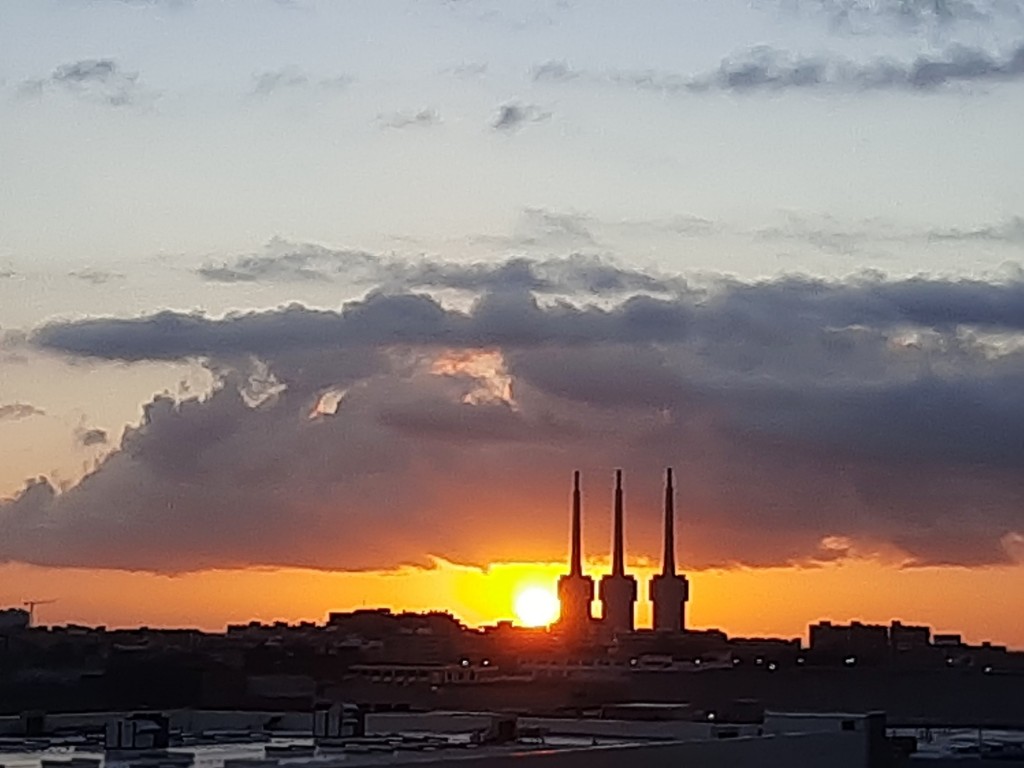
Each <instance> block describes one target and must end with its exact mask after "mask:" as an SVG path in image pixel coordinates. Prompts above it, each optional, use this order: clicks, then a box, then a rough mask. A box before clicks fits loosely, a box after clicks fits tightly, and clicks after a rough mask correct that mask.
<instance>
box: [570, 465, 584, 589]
mask: <svg viewBox="0 0 1024 768" xmlns="http://www.w3.org/2000/svg"><path fill="white" fill-rule="evenodd" d="M580 506H581V505H580V471H579V470H578V469H577V470H576V471H575V472H574V473H573V476H572V552H571V555H570V561H569V573H570V575H572V576H579V575H581V574H582V573H583V545H582V542H581V534H580Z"/></svg>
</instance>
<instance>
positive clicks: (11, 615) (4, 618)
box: [0, 608, 30, 634]
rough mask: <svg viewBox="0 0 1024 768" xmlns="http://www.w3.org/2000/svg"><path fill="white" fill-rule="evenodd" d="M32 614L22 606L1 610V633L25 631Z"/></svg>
mask: <svg viewBox="0 0 1024 768" xmlns="http://www.w3.org/2000/svg"><path fill="white" fill-rule="evenodd" d="M29 622H30V616H29V612H28V611H23V610H22V609H20V608H7V609H5V610H0V634H12V633H14V632H24V631H25V630H26V629H28V627H29Z"/></svg>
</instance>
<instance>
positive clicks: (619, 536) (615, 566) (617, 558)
mask: <svg viewBox="0 0 1024 768" xmlns="http://www.w3.org/2000/svg"><path fill="white" fill-rule="evenodd" d="M622 517H623V511H622V470H621V469H617V470H615V531H614V534H613V539H612V575H613V576H624V575H625V574H626V564H625V544H624V542H623V538H624V537H623V533H622V526H623V521H622Z"/></svg>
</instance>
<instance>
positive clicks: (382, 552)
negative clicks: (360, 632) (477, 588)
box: [0, 262, 1024, 571]
mask: <svg viewBox="0 0 1024 768" xmlns="http://www.w3.org/2000/svg"><path fill="white" fill-rule="evenodd" d="M442 266H443V265H442ZM499 266H500V268H501V269H504V270H509V271H510V272H511V273H512V274H511V275H506V276H505V277H504V278H503V284H504V285H506V286H509V287H507V289H505V290H490V289H487V290H485V291H484V293H483V295H482V296H480V297H479V298H478V299H477V300H476V302H475V303H474V304H472V306H470V307H468V308H453V307H451V306H446V305H443V304H441V303H440V302H439V301H438V300H437V299H435V298H432V297H431V296H427V295H418V294H410V293H402V292H399V293H383V292H377V291H375V292H371V293H370V294H369V295H368V296H366V297H365V298H364V299H362V300H360V301H354V302H350V303H348V304H346V305H345V306H344V307H342V308H341V309H339V310H337V311H328V310H317V309H311V308H307V307H302V306H291V307H286V308H282V309H277V310H270V311H264V312H250V313H245V314H234V315H229V316H226V317H223V318H210V317H206V316H203V315H199V314H182V313H173V312H164V313H160V314H157V315H153V316H149V317H143V318H137V319H127V320H125V319H120V320H118V319H91V320H83V321H75V322H63V323H57V324H52V325H49V326H47V327H45V328H42V329H40V330H39V331H38V332H37V333H36V334H35V336H34V337H33V341H34V343H35V344H36V345H38V346H41V347H43V348H45V349H47V350H50V351H55V352H62V353H65V354H70V355H79V356H93V357H100V358H107V359H114V360H127V361H132V360H170V359H183V358H199V359H202V360H204V361H205V364H206V365H207V366H208V367H209V369H210V370H211V372H213V373H214V375H215V377H216V380H217V382H218V384H217V386H216V387H215V388H214V390H213V391H212V392H211V393H209V394H208V395H207V396H205V397H197V398H191V399H184V400H180V401H175V400H173V399H171V398H169V397H166V396H160V397H157V398H155V399H154V400H153V401H152V402H151V403H149V404H148V405H147V406H146V409H145V416H144V418H143V420H142V422H141V424H140V425H138V426H137V427H133V428H129V429H128V430H127V431H126V433H125V436H124V438H123V440H122V443H121V445H120V447H119V449H117V450H114V451H113V452H112V453H110V454H109V455H108V456H107V457H106V458H105V459H104V460H103V463H102V464H101V465H100V467H99V468H98V469H97V470H96V471H95V472H93V473H92V474H90V475H89V476H88V477H86V478H85V479H84V480H82V481H81V482H80V483H79V484H78V485H76V486H74V487H73V488H70V489H68V490H67V491H64V492H60V493H59V492H57V491H56V490H54V489H53V488H52V487H51V486H50V484H49V483H48V482H46V481H34V482H32V483H30V484H29V485H28V486H27V488H26V489H25V491H24V492H23V493H22V494H20V495H19V496H18V497H17V498H16V499H13V500H11V501H10V502H8V503H7V504H6V505H5V506H2V507H0V558H6V559H20V560H26V561H30V562H41V563H48V564H62V565H92V566H96V565H102V566H109V567H121V568H138V569H148V570H160V571H175V570H189V569H194V568H203V567H213V566H230V565H245V564H254V563H255V564H269V565H302V566H311V567H323V568H368V567H376V566H386V565H393V564H395V563H398V562H408V561H412V560H416V559H417V558H422V557H423V555H424V554H425V553H431V554H437V555H442V556H446V557H449V558H454V559H458V560H461V561H466V562H486V561H488V560H491V559H497V558H502V557H508V558H513V557H524V556H526V557H558V556H560V555H561V553H562V552H563V549H564V514H563V513H564V499H565V480H566V477H567V475H568V472H569V470H570V469H572V468H574V467H581V468H583V469H584V470H585V472H586V477H587V489H588V490H587V493H588V497H587V502H586V509H587V510H588V515H591V514H593V515H594V517H588V520H589V521H592V522H591V523H588V528H587V530H588V536H589V537H591V538H590V540H589V542H588V548H589V549H590V550H591V551H597V552H604V551H605V549H606V541H607V538H606V536H605V533H606V522H607V520H606V518H607V514H606V513H607V504H608V499H607V498H606V495H605V493H604V490H605V487H606V483H604V482H603V480H602V478H603V479H607V473H608V472H610V468H611V467H614V466H623V467H624V468H625V469H626V470H627V478H632V479H631V480H630V486H629V488H630V496H629V499H630V502H629V503H630V509H631V515H632V516H631V527H630V531H631V547H632V548H633V551H634V552H637V553H641V552H642V553H654V552H656V551H657V546H658V543H657V531H658V524H657V522H658V491H659V489H658V485H659V479H658V473H659V469H660V468H661V467H664V466H666V465H673V466H675V467H676V469H677V472H678V475H679V508H680V510H681V512H682V515H683V520H684V522H683V523H682V525H684V526H685V530H686V536H685V537H684V541H685V544H684V557H685V561H686V563H687V566H688V567H690V566H695V567H704V566H709V565H723V564H728V563H743V564H747V565H769V564H782V563H793V562H799V563H807V562H813V561H822V560H830V559H836V558H841V557H846V556H849V555H850V553H851V552H861V553H863V552H871V551H880V550H884V551H892V550H893V549H894V548H895V549H898V550H899V551H902V552H904V553H906V557H907V558H908V561H909V562H912V563H916V564H925V563H957V564H961V565H979V564H988V563H997V562H1005V561H1007V560H1008V559H1009V558H1010V557H1011V556H1012V555H1011V553H1010V552H1009V551H1008V550H1007V549H1006V547H1005V542H1007V541H1011V540H1016V539H1014V538H1013V537H1014V536H1017V535H1019V534H1020V533H1021V532H1022V531H1024V511H1022V510H1024V472H1022V469H1024V442H1022V441H1021V439H1020V435H1022V434H1024V403H1022V401H1021V399H1020V397H1019V393H1020V392H1021V391H1022V389H1024V351H1022V349H1024V345H1022V343H1021V342H1022V341H1024V282H1022V281H1020V280H1007V281H1003V282H986V281H981V280H955V279H940V278H928V277H916V278H908V279H901V280H890V279H886V278H884V277H882V276H863V277H857V278H852V279H848V280H839V281H825V280H814V279H810V278H803V277H797V276H790V277H785V278H779V279H774V280H766V281H760V282H739V281H735V280H729V279H724V278H721V279H717V280H713V281H710V282H707V283H706V284H704V285H702V286H699V287H697V286H692V285H691V286H687V285H686V284H684V283H682V282H680V284H679V286H678V290H677V291H676V292H674V293H672V294H669V295H665V296H661V297H657V296H649V295H629V294H628V293H626V294H625V295H624V296H622V297H620V298H618V299H616V300H614V301H611V300H608V299H603V300H602V301H601V302H600V303H599V304H594V305H591V304H587V303H584V302H583V301H581V298H580V294H579V293H577V294H576V295H575V297H574V298H573V297H568V298H567V297H561V298H558V299H556V300H552V301H547V302H542V301H540V300H539V299H538V298H537V296H536V295H534V291H535V290H537V289H536V288H535V285H536V282H535V281H536V280H537V279H538V277H537V275H538V273H535V272H533V271H531V270H530V269H526V266H530V267H532V268H537V267H538V264H532V265H530V264H529V263H528V264H527V265H526V266H524V265H522V264H517V263H516V262H506V263H505V264H502V265H499ZM564 266H565V268H566V269H570V266H569V265H568V262H566V264H565V265H564ZM573 269H574V271H573V277H572V279H573V280H581V279H583V278H581V275H582V274H584V273H585V270H583V269H575V268H573ZM517 270H518V271H517ZM458 274H459V275H460V277H462V278H465V277H466V273H464V272H459V273H458ZM564 279H566V278H563V280H564ZM452 282H453V281H452V279H451V276H450V275H442V276H441V277H440V278H438V283H440V284H443V285H445V286H448V285H450V284H451V283H452ZM484 284H486V285H490V283H484ZM473 285H474V286H476V285H478V283H473ZM538 293H540V292H539V291H538ZM523 531H529V536H527V535H525V534H524V533H523Z"/></svg>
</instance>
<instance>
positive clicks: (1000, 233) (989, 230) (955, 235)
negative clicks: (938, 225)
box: [928, 216, 1024, 245]
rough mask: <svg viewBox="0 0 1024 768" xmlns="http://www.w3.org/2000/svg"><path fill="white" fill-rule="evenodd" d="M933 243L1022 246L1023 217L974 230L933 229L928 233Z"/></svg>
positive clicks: (1023, 238)
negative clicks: (984, 243) (981, 243)
mask: <svg viewBox="0 0 1024 768" xmlns="http://www.w3.org/2000/svg"><path fill="white" fill-rule="evenodd" d="M928 238H929V239H930V240H935V241H940V242H941V241H947V240H948V241H958V242H971V241H975V242H992V243H1007V244H1011V245H1021V244H1024V217H1021V216H1013V217H1011V218H1010V219H1008V220H1007V221H1005V222H1002V223H1000V224H988V225H986V226H982V227H977V228H974V229H961V228H955V227H954V228H950V229H935V230H932V231H931V232H929V233H928Z"/></svg>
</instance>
